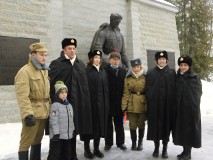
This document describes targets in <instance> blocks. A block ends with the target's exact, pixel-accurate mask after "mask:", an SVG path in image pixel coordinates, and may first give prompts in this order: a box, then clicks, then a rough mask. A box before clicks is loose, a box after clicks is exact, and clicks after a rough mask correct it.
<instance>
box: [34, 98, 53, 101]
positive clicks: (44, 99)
mask: <svg viewBox="0 0 213 160" xmlns="http://www.w3.org/2000/svg"><path fill="white" fill-rule="evenodd" d="M49 100H50V98H43V99H30V101H31V102H48V101H49Z"/></svg>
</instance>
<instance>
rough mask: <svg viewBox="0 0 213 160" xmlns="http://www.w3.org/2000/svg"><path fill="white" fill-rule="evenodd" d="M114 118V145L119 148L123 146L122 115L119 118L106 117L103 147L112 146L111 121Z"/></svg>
mask: <svg viewBox="0 0 213 160" xmlns="http://www.w3.org/2000/svg"><path fill="white" fill-rule="evenodd" d="M112 118H114V126H115V133H116V145H117V146H120V145H122V144H124V138H125V134H124V127H123V115H121V116H108V123H107V137H106V138H105V145H109V146H112V145H113V120H112Z"/></svg>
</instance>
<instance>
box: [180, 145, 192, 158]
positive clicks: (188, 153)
mask: <svg viewBox="0 0 213 160" xmlns="http://www.w3.org/2000/svg"><path fill="white" fill-rule="evenodd" d="M191 150H192V147H189V146H185V151H184V154H183V156H182V157H181V158H180V160H189V159H191Z"/></svg>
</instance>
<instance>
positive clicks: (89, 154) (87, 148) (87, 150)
mask: <svg viewBox="0 0 213 160" xmlns="http://www.w3.org/2000/svg"><path fill="white" fill-rule="evenodd" d="M89 143H90V140H86V141H84V157H86V158H89V159H93V158H95V156H94V155H93V154H92V152H91V150H90V145H89Z"/></svg>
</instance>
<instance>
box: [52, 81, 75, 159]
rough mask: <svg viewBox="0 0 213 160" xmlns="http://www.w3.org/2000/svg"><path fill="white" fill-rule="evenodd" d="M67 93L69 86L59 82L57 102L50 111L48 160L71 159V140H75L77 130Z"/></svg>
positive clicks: (56, 87) (56, 85)
mask: <svg viewBox="0 0 213 160" xmlns="http://www.w3.org/2000/svg"><path fill="white" fill-rule="evenodd" d="M67 92H68V89H67V86H66V85H64V83H63V82H62V81H57V82H56V84H55V93H56V94H55V102H54V103H53V104H52V105H51V109H50V126H49V131H50V150H49V156H48V160H53V159H55V160H56V159H57V160H60V159H64V160H70V159H71V138H73V131H74V129H75V128H74V123H73V109H72V106H71V104H70V103H69V101H68V100H67ZM61 156H63V158H62V157H61Z"/></svg>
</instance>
